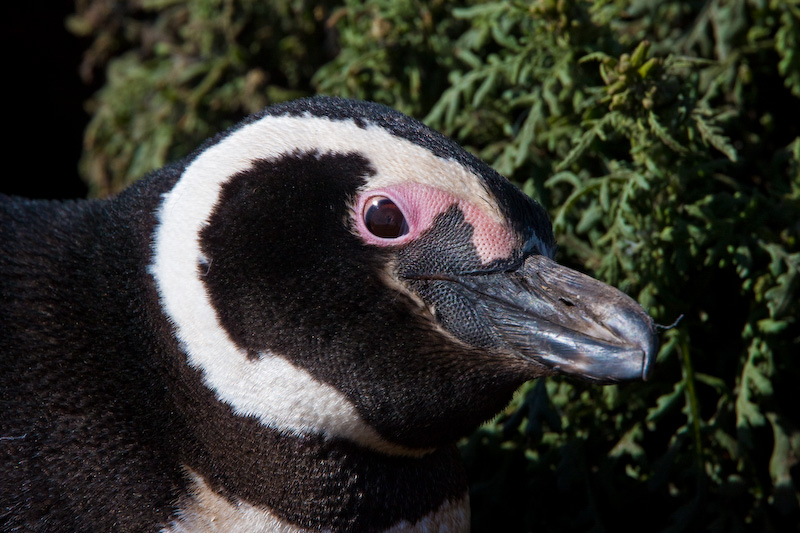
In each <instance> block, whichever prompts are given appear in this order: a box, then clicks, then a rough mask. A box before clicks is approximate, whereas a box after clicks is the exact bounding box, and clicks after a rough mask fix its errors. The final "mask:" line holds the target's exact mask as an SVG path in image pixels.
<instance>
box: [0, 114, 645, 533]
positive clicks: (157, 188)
mask: <svg viewBox="0 0 800 533" xmlns="http://www.w3.org/2000/svg"><path fill="white" fill-rule="evenodd" d="M554 249H555V242H554V238H553V235H552V230H551V227H550V224H549V222H548V220H547V217H546V214H545V212H544V210H543V209H542V208H541V206H539V205H538V204H536V203H535V202H533V201H532V200H530V199H529V198H527V197H526V196H524V195H523V194H522V193H521V192H520V191H518V190H517V189H516V188H515V187H513V186H512V185H511V184H510V183H509V182H507V181H506V180H505V179H504V178H502V177H501V176H499V175H498V174H497V173H495V172H494V171H493V170H491V169H490V168H489V167H488V166H486V165H485V164H484V163H482V162H480V161H479V160H477V159H476V158H474V157H472V156H470V155H469V154H467V153H466V152H465V151H463V150H462V149H461V148H460V147H458V146H457V145H456V144H455V143H453V142H452V141H450V140H448V139H446V138H445V137H443V136H441V135H439V134H437V133H435V132H433V131H431V130H429V129H428V128H426V127H425V126H423V125H421V124H420V123H418V122H416V121H414V120H412V119H409V118H408V117H405V116H403V115H401V114H399V113H397V112H395V111H392V110H390V109H388V108H385V107H383V106H379V105H376V104H368V103H363V102H354V101H348V100H339V99H333V98H315V99H307V100H300V101H296V102H292V103H288V104H283V105H279V106H275V107H272V108H269V109H267V110H265V111H264V112H262V113H260V114H258V115H255V116H253V117H250V118H248V119H246V120H245V121H244V122H243V123H241V124H240V125H238V126H236V127H235V128H233V129H232V130H230V131H228V132H226V133H224V134H221V135H219V136H217V137H215V138H214V139H211V140H210V141H208V142H207V143H206V144H205V145H204V146H203V147H201V148H200V149H199V150H198V151H197V152H195V153H194V154H193V155H191V156H190V157H188V158H187V159H186V160H184V161H182V162H179V163H176V164H174V165H171V166H168V167H165V168H164V169H162V170H160V171H158V172H155V173H153V174H152V175H150V176H148V177H146V178H144V179H143V180H141V181H139V182H137V183H136V184H134V185H133V186H131V187H130V188H129V189H127V190H126V191H124V192H123V193H122V194H120V195H119V196H118V197H116V198H113V199H110V200H95V201H77V202H67V203H59V202H50V201H29V200H22V199H18V198H8V197H1V198H0V252H1V253H2V258H0V288H1V289H2V291H1V292H0V294H2V296H0V298H2V300H0V326H1V327H2V330H1V331H2V334H0V369H1V373H0V387H2V400H1V402H2V403H1V404H0V409H2V413H0V439H2V440H0V459H2V465H1V466H0V481H1V482H0V504H1V505H2V507H0V508H1V509H2V511H0V512H2V515H0V523H3V524H4V529H6V528H7V529H8V530H15V529H22V530H34V531H64V530H76V531H84V530H114V531H142V530H152V531H159V530H161V531H175V532H177V531H209V530H212V531H213V530H215V529H214V528H216V530H219V531H302V530H315V531H319V530H325V531H362V530H366V531H414V530H418V531H425V530H440V531H464V530H467V529H468V527H469V506H468V497H467V482H466V478H465V474H464V471H463V468H462V467H461V465H460V462H459V457H458V453H457V450H456V449H455V446H454V442H455V441H456V439H457V438H459V437H460V436H462V435H464V434H466V433H468V432H469V431H471V430H472V429H474V428H475V427H477V425H478V424H480V423H481V422H482V421H484V420H486V419H487V418H489V417H491V416H492V415H493V414H494V413H496V412H497V411H498V410H500V409H501V408H502V407H503V406H504V405H505V404H506V403H507V402H508V400H509V399H510V397H511V395H512V394H513V391H514V390H515V389H516V388H517V387H518V386H519V385H520V384H522V383H523V382H525V381H527V380H529V379H533V378H536V377H539V376H543V375H549V374H552V373H555V372H562V373H569V374H574V375H577V376H580V377H583V378H585V379H590V380H597V381H617V380H623V379H633V378H637V377H639V378H641V377H646V375H647V372H648V371H649V367H650V363H651V360H652V357H653V356H654V350H655V337H654V333H653V326H652V321H651V320H650V319H649V317H648V316H647V315H646V314H645V313H644V311H642V310H641V308H639V307H638V305H637V304H635V303H634V302H633V301H632V300H630V299H628V298H627V297H625V296H624V295H622V294H621V293H619V292H618V291H616V290H614V289H612V288H610V287H607V286H605V285H602V284H600V283H599V282H596V281H594V280H591V279H590V278H587V277H585V276H583V275H580V274H578V273H575V272H573V271H569V270H568V269H564V268H563V267H559V266H558V265H556V264H555V263H554V262H552V260H551V257H552V255H553V253H554ZM598 302H599V303H598Z"/></svg>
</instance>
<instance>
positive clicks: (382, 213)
mask: <svg viewBox="0 0 800 533" xmlns="http://www.w3.org/2000/svg"><path fill="white" fill-rule="evenodd" d="M364 225H365V226H367V229H368V230H369V232H370V233H372V234H373V235H375V236H376V237H380V238H382V239H396V238H398V237H402V236H403V235H405V234H406V233H408V223H406V217H405V216H403V212H402V211H400V208H399V207H397V204H395V203H394V202H393V201H392V200H390V199H389V198H387V197H385V196H375V197H373V198H371V199H370V200H369V201H367V203H366V204H364Z"/></svg>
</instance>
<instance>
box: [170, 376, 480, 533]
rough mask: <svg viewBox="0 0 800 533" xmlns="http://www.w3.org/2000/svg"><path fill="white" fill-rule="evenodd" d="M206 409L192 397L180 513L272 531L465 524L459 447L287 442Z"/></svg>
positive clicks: (303, 438)
mask: <svg viewBox="0 0 800 533" xmlns="http://www.w3.org/2000/svg"><path fill="white" fill-rule="evenodd" d="M206 390H208V389H206ZM205 400H206V401H203V402H202V403H201V402H198V398H197V396H196V395H195V401H194V403H193V405H195V406H196V407H197V409H196V417H197V418H196V420H195V422H194V423H192V422H190V424H189V427H190V428H194V430H195V431H194V439H193V445H192V449H187V450H184V454H183V455H184V458H183V460H184V467H185V468H186V469H187V470H188V471H189V472H190V475H191V477H192V478H193V483H194V485H195V498H194V500H193V501H192V502H188V503H185V504H183V506H182V507H183V509H192V508H195V509H197V508H199V507H198V506H200V507H202V505H200V502H201V500H202V501H203V502H206V503H205V504H204V505H206V506H209V505H210V503H209V502H211V501H214V500H215V499H216V500H217V501H223V502H224V501H226V502H228V503H229V504H230V505H231V506H232V507H231V508H235V509H249V510H250V511H253V510H256V511H259V510H260V512H261V513H262V514H263V516H269V517H272V519H274V520H278V521H279V522H273V523H287V524H292V525H295V526H297V527H298V528H305V529H312V530H330V531H345V530H347V531H367V530H368V531H380V530H385V529H389V528H392V527H396V526H397V525H398V524H401V523H404V522H405V523H407V524H415V523H419V522H421V521H425V520H430V517H431V516H436V515H437V513H442V512H443V513H444V515H445V518H443V519H442V518H439V519H437V520H445V522H441V523H445V524H450V523H453V524H464V525H465V524H468V520H469V517H468V514H469V512H468V499H467V481H466V476H465V472H464V469H463V465H462V463H461V459H460V456H459V453H458V450H457V449H456V448H455V446H449V447H446V448H442V449H438V450H434V451H432V452H430V453H428V454H426V455H424V456H421V457H407V456H392V455H387V454H384V453H381V452H377V451H373V450H369V449H366V448H364V447H362V446H359V445H357V444H354V443H352V442H350V441H347V440H345V439H340V438H333V439H331V438H327V437H323V436H321V435H295V434H288V433H286V432H282V431H280V430H276V429H272V428H269V427H266V426H264V425H263V424H262V423H260V422H259V421H258V420H257V419H256V418H254V417H242V416H238V415H235V414H234V413H233V412H232V410H231V409H230V407H228V406H226V405H225V404H224V403H221V402H219V401H217V399H216V398H213V397H206V398H205ZM422 488H424V490H421V489H422ZM198 494H199V495H202V494H206V497H198V496H197V495H198ZM209 494H210V495H213V497H211V496H208V495H209ZM206 510H207V511H209V512H210V510H208V509H206ZM442 510H444V511H442ZM197 512H198V511H195V514H197ZM215 512H216V511H215ZM254 512H255V511H254ZM183 514H186V513H185V512H184V513H183ZM250 514H252V512H251V513H250ZM453 517H456V518H455V519H454V518H453ZM453 520H455V521H453ZM429 525H430V523H429Z"/></svg>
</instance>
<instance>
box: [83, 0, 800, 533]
mask: <svg viewBox="0 0 800 533" xmlns="http://www.w3.org/2000/svg"><path fill="white" fill-rule="evenodd" d="M109 4H113V3H112V2H108V1H106V0H95V1H94V2H90V1H89V0H85V3H79V11H78V14H77V15H76V16H75V17H74V18H73V20H72V27H73V28H76V30H80V31H81V32H82V33H83V34H86V35H89V34H91V35H93V36H94V38H95V45H94V46H93V48H92V49H91V50H90V52H89V55H88V58H89V62H90V63H92V62H94V63H95V64H106V63H107V65H108V68H107V70H106V76H107V78H106V84H105V86H104V88H103V89H102V90H101V92H100V93H99V94H98V95H97V97H96V98H95V100H94V104H93V106H94V107H93V110H94V120H93V122H92V124H91V126H90V128H89V130H88V132H87V152H86V158H85V167H84V168H85V171H86V174H87V176H88V178H89V179H90V180H92V182H93V183H95V184H96V190H97V191H99V192H107V191H109V190H116V189H117V188H119V187H120V186H121V184H122V183H123V182H124V181H127V180H129V179H130V178H133V177H135V176H138V175H140V174H142V173H143V172H144V171H145V170H148V169H150V168H155V167H158V166H161V165H162V164H163V163H164V162H166V161H167V160H170V159H174V158H176V157H178V156H180V155H183V154H185V153H186V152H187V151H188V150H189V149H190V147H193V146H195V145H196V144H197V142H198V141H199V140H200V139H201V138H204V137H206V136H207V135H209V134H210V133H213V132H214V131H215V130H217V129H218V128H220V127H221V126H224V125H227V124H229V123H230V122H231V121H233V120H234V118H238V117H239V116H241V115H244V114H245V113H247V112H250V111H252V110H254V109H257V108H259V107H260V106H262V105H264V104H267V103H270V102H273V101H277V100H280V99H284V98H289V97H293V96H295V95H298V94H308V93H313V92H325V93H332V94H338V95H343V96H352V97H357V98H363V99H369V100H375V101H380V102H384V103H386V104H388V105H391V106H393V107H396V108H398V109H401V110H403V111H405V112H407V113H410V114H412V115H415V116H418V117H422V118H424V119H425V120H426V121H427V122H428V123H429V124H431V125H432V126H433V127H435V128H437V129H439V130H441V131H443V132H445V133H447V134H449V135H450V136H452V137H454V138H456V139H457V140H458V141H459V142H461V143H462V144H463V145H464V146H466V147H468V148H469V149H470V150H472V151H473V152H475V153H476V154H478V155H479V156H481V157H482V158H484V159H486V160H487V161H489V162H490V163H491V164H493V165H494V166H495V168H497V169H498V170H499V171H500V172H502V173H503V174H505V175H506V176H508V177H509V178H511V179H512V180H514V181H515V182H517V183H518V184H520V186H522V187H523V190H525V191H526V192H527V193H529V194H531V195H533V196H534V197H536V198H537V199H538V200H539V201H540V202H542V203H543V204H544V205H545V206H546V207H547V208H548V209H549V210H550V212H551V214H552V216H553V220H554V224H555V230H556V234H557V236H558V238H559V241H560V246H561V251H560V254H561V257H560V260H561V261H562V262H566V263H569V264H571V265H572V266H575V267H576V268H578V269H581V270H585V271H589V272H591V273H592V274H593V275H595V276H597V277H599V278H601V279H603V280H605V281H608V282H609V283H612V284H614V285H616V286H619V287H621V288H622V289H624V290H625V291H627V292H628V293H629V294H631V295H633V296H635V297H637V298H638V299H639V301H640V302H642V304H643V305H644V306H645V307H646V308H648V310H649V311H650V312H651V314H652V315H653V316H654V317H655V318H656V320H657V321H658V322H660V323H664V324H671V323H673V322H674V321H675V320H676V319H677V318H678V317H680V316H683V319H682V320H680V321H679V322H678V323H677V325H676V326H675V327H674V328H672V329H665V330H664V332H663V333H662V348H661V351H660V353H659V357H658V367H657V369H656V374H655V376H654V378H653V379H652V381H650V382H648V383H642V384H625V385H619V386H616V385H615V386H609V387H605V388H601V387H593V386H585V385H582V384H575V383H571V382H568V381H565V380H560V379H549V380H546V381H544V380H543V381H537V382H535V383H531V384H528V385H527V386H526V387H524V388H523V390H522V391H520V393H519V394H518V397H517V399H516V400H515V401H514V402H513V403H512V405H511V406H509V408H508V409H507V410H506V412H504V413H502V414H501V415H499V416H498V417H497V418H496V419H495V420H494V421H492V422H490V423H488V424H486V425H485V426H484V427H483V428H481V430H480V431H478V432H477V433H476V434H474V435H472V436H471V437H470V438H469V439H466V440H465V441H464V443H463V444H462V449H463V452H464V457H465V461H466V463H467V466H468V469H469V474H470V477H471V479H472V501H473V521H474V526H475V530H477V531H486V530H492V531H497V530H500V529H503V528H502V527H501V526H506V528H505V530H511V531H527V530H534V529H535V530H545V531H583V530H587V531H588V530H592V531H602V530H614V529H621V528H622V527H627V528H629V527H631V526H634V527H638V528H646V529H647V530H655V531H788V530H796V528H797V527H798V526H799V525H800V510H798V509H799V507H800V503H799V502H800V491H798V483H800V466H798V460H799V459H800V414H798V410H797V409H796V406H797V400H796V399H795V398H796V397H795V395H794V394H793V392H792V390H793V389H794V387H795V386H796V383H797V381H798V379H799V378H800V362H799V361H798V355H800V328H798V325H797V320H798V317H800V245H799V240H800V121H798V116H800V55H799V54H800V52H798V50H800V48H798V43H800V2H798V1H797V0H789V1H779V0H771V1H768V0H708V1H704V2H700V1H692V2H679V1H677V0H667V1H664V2H653V1H650V0H600V1H596V2H586V1H579V0H539V1H533V2H527V3H526V2H513V1H507V2H500V1H498V2H477V1H473V2H458V3H456V2H450V1H446V0H438V1H431V2H420V1H413V0H401V1H393V0H379V1H376V2H371V3H362V2H353V1H350V0H347V1H344V2H337V3H333V2H331V3H330V4H324V5H321V6H317V7H312V6H311V5H306V4H305V3H304V2H300V1H294V2H292V1H288V0H285V1H281V2H273V3H270V4H269V5H267V3H260V2H256V1H244V0H242V1H239V2H233V1H221V0H218V1H212V0H172V1H167V0H162V1H160V2H156V1H155V0H151V1H149V2H134V1H130V2H128V3H127V4H125V6H126V7H125V8H124V9H117V10H111V9H110V8H109V7H108V6H109ZM118 4H119V3H118ZM137 6H138V7H137ZM103 9H107V10H108V14H107V15H102V16H101V15H99V14H98V13H105V12H104V11H103ZM109 21H112V22H109ZM121 29H124V31H120V30H121Z"/></svg>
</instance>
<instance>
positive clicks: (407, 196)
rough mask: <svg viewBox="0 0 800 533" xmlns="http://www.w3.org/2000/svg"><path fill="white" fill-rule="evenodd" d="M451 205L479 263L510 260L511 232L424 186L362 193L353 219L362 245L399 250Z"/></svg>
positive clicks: (472, 207) (468, 205) (513, 243)
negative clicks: (470, 231)
mask: <svg viewBox="0 0 800 533" xmlns="http://www.w3.org/2000/svg"><path fill="white" fill-rule="evenodd" d="M453 204H456V205H457V206H458V208H459V209H460V210H461V212H462V213H463V215H464V219H465V220H466V222H467V223H468V224H470V225H471V226H472V228H473V230H474V231H473V236H472V244H473V245H474V246H475V250H476V251H477V253H478V257H480V260H481V262H482V263H484V264H488V263H491V262H492V261H495V260H497V259H505V258H508V257H510V256H511V254H512V252H513V251H514V249H515V247H516V245H517V244H518V243H517V239H516V235H515V233H514V231H513V230H512V229H511V228H509V227H508V226H506V225H505V224H499V223H497V222H496V221H494V220H493V219H492V218H491V217H489V216H488V215H487V214H486V213H484V212H483V211H481V210H480V209H478V207H476V206H475V205H474V204H471V203H469V202H466V201H464V200H459V199H458V198H456V197H455V196H453V195H451V194H449V193H447V192H445V191H442V190H439V189H435V188H433V187H429V186H426V185H421V184H410V185H396V186H391V187H386V188H382V189H375V190H370V191H364V192H362V193H361V194H359V196H358V199H357V200H356V205H355V206H354V207H355V209H354V216H355V220H356V227H357V229H358V232H359V234H360V235H361V238H363V239H364V241H365V242H367V243H369V244H372V245H375V246H398V245H401V244H404V243H406V242H409V241H412V240H414V239H417V238H418V237H419V236H420V235H421V234H422V233H423V232H425V231H426V230H427V229H428V228H430V227H431V225H432V224H433V221H434V220H435V219H436V217H437V216H438V215H439V214H441V213H444V212H445V211H446V210H447V209H449V208H450V207H451V206H452V205H453Z"/></svg>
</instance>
